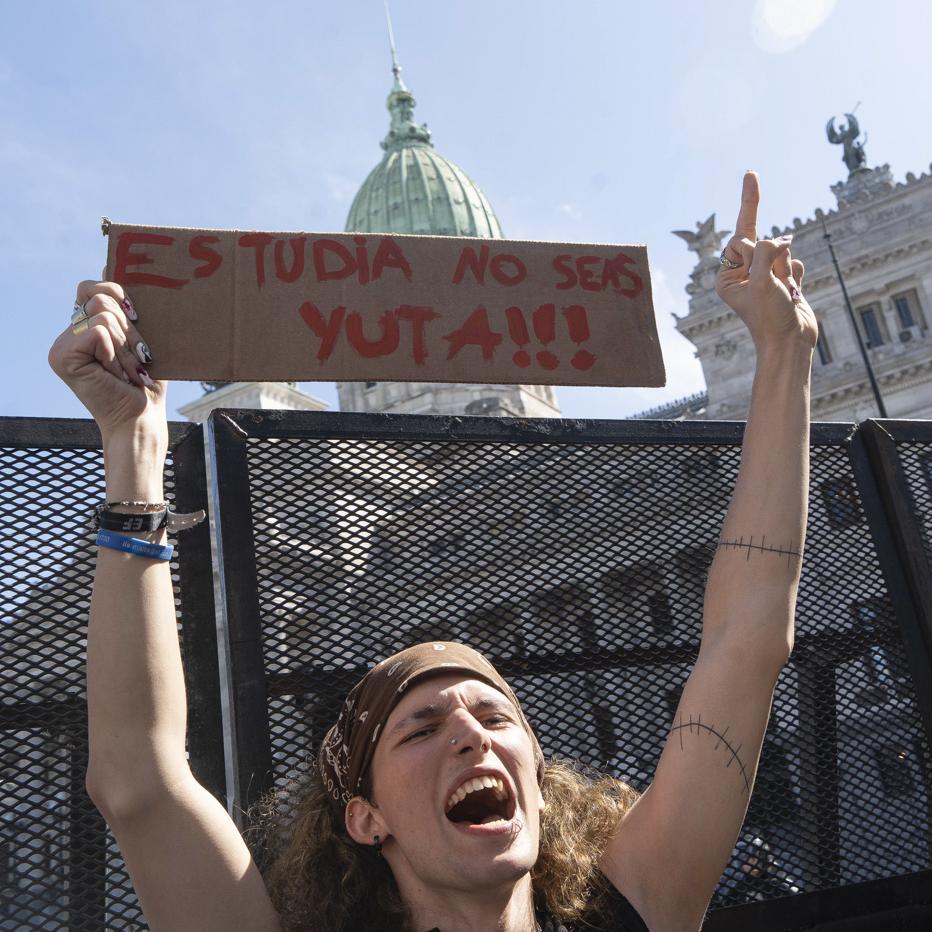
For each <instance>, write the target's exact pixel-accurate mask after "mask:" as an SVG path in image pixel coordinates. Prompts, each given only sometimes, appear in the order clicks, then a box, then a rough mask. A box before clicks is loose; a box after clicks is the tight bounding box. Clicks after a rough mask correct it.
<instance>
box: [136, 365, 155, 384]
mask: <svg viewBox="0 0 932 932" xmlns="http://www.w3.org/2000/svg"><path fill="white" fill-rule="evenodd" d="M136 375H138V376H139V378H140V379H141V380H142V384H143V385H145V386H146V388H155V382H153V381H152V377H151V376H150V375H149V373H148V372H146V370H145V369H144V368H143V367H142V366H138V367H137V369H136Z"/></svg>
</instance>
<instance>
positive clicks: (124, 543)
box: [97, 531, 175, 560]
mask: <svg viewBox="0 0 932 932" xmlns="http://www.w3.org/2000/svg"><path fill="white" fill-rule="evenodd" d="M97 546H98V547H109V548H110V549H111V550H122V551H123V552H124V553H131V554H132V555H133V556H135V557H150V558H151V559H153V560H170V559H171V558H172V553H174V550H175V548H174V547H173V546H172V545H171V544H150V543H149V541H147V540H140V539H139V538H138V537H124V536H123V535H122V534H115V533H113V532H112V531H98V532H97Z"/></svg>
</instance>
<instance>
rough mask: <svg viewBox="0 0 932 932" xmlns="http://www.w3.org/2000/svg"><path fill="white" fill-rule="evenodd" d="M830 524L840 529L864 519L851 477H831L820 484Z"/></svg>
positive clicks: (852, 525)
mask: <svg viewBox="0 0 932 932" xmlns="http://www.w3.org/2000/svg"><path fill="white" fill-rule="evenodd" d="M819 491H820V492H821V493H822V503H823V504H824V505H825V512H826V514H827V515H828V521H829V524H831V526H832V527H833V528H834V529H835V530H836V531H840V530H842V529H843V528H846V527H854V525H856V524H860V523H861V521H863V520H864V512H863V511H862V510H861V502H860V500H859V499H858V493H857V490H856V489H855V487H854V482H853V481H852V480H851V479H829V480H827V481H826V482H823V483H822V484H821V485H820V486H819Z"/></svg>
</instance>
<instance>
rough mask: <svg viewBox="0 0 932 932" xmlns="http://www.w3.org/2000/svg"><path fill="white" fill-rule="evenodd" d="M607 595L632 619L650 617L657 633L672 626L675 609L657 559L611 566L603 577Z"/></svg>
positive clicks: (664, 631) (663, 631) (665, 632)
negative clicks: (653, 561) (615, 568)
mask: <svg viewBox="0 0 932 932" xmlns="http://www.w3.org/2000/svg"><path fill="white" fill-rule="evenodd" d="M602 584H603V586H604V587H605V592H606V595H607V596H608V597H609V598H610V599H611V600H612V601H613V602H615V603H616V604H617V605H618V607H619V608H621V609H622V610H624V611H625V613H626V614H628V615H629V616H630V617H631V618H632V619H636V618H638V617H641V618H648V619H649V620H650V623H651V626H652V627H653V629H654V631H655V632H656V633H657V634H668V633H670V632H671V631H672V630H673V611H672V609H671V607H670V597H669V596H668V595H667V591H666V587H665V585H664V578H663V573H662V572H661V570H660V567H658V566H657V565H656V564H654V563H639V564H635V565H633V566H625V567H621V568H620V569H617V570H610V571H609V572H608V573H606V574H605V575H604V576H603V577H602Z"/></svg>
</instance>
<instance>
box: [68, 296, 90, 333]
mask: <svg viewBox="0 0 932 932" xmlns="http://www.w3.org/2000/svg"><path fill="white" fill-rule="evenodd" d="M89 321H90V318H89V317H88V316H87V308H85V306H84V305H83V304H78V302H77V301H75V303H74V311H73V312H72V314H71V332H72V333H75V334H78V333H84V331H85V330H87V328H88V326H89Z"/></svg>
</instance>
